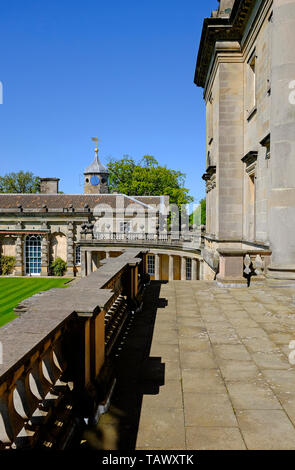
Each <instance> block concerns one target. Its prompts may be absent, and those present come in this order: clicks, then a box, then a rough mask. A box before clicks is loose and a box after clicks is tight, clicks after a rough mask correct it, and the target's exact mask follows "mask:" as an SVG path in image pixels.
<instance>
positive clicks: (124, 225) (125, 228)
mask: <svg viewBox="0 0 295 470" xmlns="http://www.w3.org/2000/svg"><path fill="white" fill-rule="evenodd" d="M120 232H121V233H128V232H130V222H120Z"/></svg>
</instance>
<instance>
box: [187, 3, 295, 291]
mask: <svg viewBox="0 0 295 470" xmlns="http://www.w3.org/2000/svg"><path fill="white" fill-rule="evenodd" d="M294 44H295V0H220V2H219V8H218V10H217V11H213V12H212V14H211V18H206V19H205V20H204V25H203V31H202V37H201V43H200V47H199V53H198V59H197V65H196V72H195V83H196V85H197V86H200V87H203V88H204V99H205V103H206V121H207V160H206V173H205V175H204V176H203V179H204V180H205V181H206V191H207V229H206V236H205V248H204V251H203V256H204V260H205V263H204V277H205V278H206V279H213V278H215V277H217V280H218V282H219V283H220V284H223V283H224V284H226V283H233V284H234V283H236V284H243V283H244V282H245V279H243V272H246V273H249V271H250V270H252V271H254V269H256V271H257V272H256V274H257V273H258V274H261V273H262V272H263V271H264V274H266V276H267V277H270V278H279V279H295V237H294V231H295V99H294V91H292V90H293V89H294V88H295V81H294V80H295V47H294ZM247 255H248V256H247ZM251 262H252V264H251ZM253 267H254V268H253ZM253 279H254V278H253Z"/></svg>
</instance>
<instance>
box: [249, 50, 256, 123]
mask: <svg viewBox="0 0 295 470" xmlns="http://www.w3.org/2000/svg"><path fill="white" fill-rule="evenodd" d="M256 58H257V57H256V53H255V50H254V51H253V53H252V55H251V57H250V59H249V60H248V77H247V81H248V83H247V95H248V103H247V111H248V119H250V117H252V115H253V112H254V111H255V110H256Z"/></svg>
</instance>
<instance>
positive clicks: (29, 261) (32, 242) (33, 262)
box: [25, 235, 42, 276]
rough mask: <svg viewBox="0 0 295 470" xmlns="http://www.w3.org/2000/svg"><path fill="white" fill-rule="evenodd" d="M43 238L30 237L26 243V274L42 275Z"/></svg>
mask: <svg viewBox="0 0 295 470" xmlns="http://www.w3.org/2000/svg"><path fill="white" fill-rule="evenodd" d="M41 240H42V238H41V236H40V235H28V236H27V238H26V243H25V259H26V274H28V275H30V276H31V275H35V276H36V275H40V274H41V251H42V250H41Z"/></svg>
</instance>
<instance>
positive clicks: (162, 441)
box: [136, 281, 295, 450]
mask: <svg viewBox="0 0 295 470" xmlns="http://www.w3.org/2000/svg"><path fill="white" fill-rule="evenodd" d="M160 297H161V299H166V301H167V302H166V303H167V307H166V308H164V309H163V308H159V309H158V313H157V318H156V322H155V329H154V334H153V340H152V346H151V352H150V355H151V356H157V357H159V358H161V361H162V362H163V363H164V364H165V380H164V385H161V386H160V391H159V393H158V394H156V395H143V401H142V408H141V415H140V421H139V430H138V437H137V445H136V448H137V449H145V450H147V449H150V450H151V449H155V450H158V449H160V450H170V449H178V450H179V449H183V450H186V449H200V450H203V449H204V450H205V449H214V450H215V449H216V450H219V449H220V450H227V449H228V450H236V449H261V450H262V449H295V366H292V365H291V364H290V363H289V360H288V355H289V353H290V349H289V342H290V341H291V340H292V339H294V340H295V305H294V304H293V299H294V298H295V289H294V288H290V287H280V286H279V285H277V286H276V288H273V286H272V285H268V284H267V283H265V285H259V286H255V287H251V288H246V287H245V288H238V289H232V288H225V289H222V288H218V287H217V286H216V284H215V283H214V282H209V281H196V282H186V281H173V282H169V283H168V284H162V286H161V292H160Z"/></svg>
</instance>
